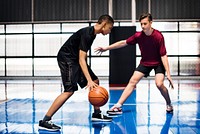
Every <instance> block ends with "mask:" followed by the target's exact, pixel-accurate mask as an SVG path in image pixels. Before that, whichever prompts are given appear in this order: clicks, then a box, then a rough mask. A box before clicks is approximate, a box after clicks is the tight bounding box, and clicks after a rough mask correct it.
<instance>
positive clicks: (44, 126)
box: [38, 120, 61, 131]
mask: <svg viewBox="0 0 200 134" xmlns="http://www.w3.org/2000/svg"><path fill="white" fill-rule="evenodd" d="M38 128H39V129H41V130H48V131H58V130H60V129H61V127H59V126H57V125H55V124H53V123H52V121H43V120H40V121H39V127H38Z"/></svg>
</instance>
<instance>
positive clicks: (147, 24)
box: [140, 17, 152, 32]
mask: <svg viewBox="0 0 200 134" xmlns="http://www.w3.org/2000/svg"><path fill="white" fill-rule="evenodd" d="M140 24H141V28H142V30H143V32H147V31H149V30H150V29H151V24H152V21H149V19H148V17H146V18H144V19H142V20H141V21H140Z"/></svg>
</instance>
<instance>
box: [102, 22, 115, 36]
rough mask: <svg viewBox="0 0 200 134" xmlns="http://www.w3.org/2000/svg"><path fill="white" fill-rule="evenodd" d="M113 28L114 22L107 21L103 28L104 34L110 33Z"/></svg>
mask: <svg viewBox="0 0 200 134" xmlns="http://www.w3.org/2000/svg"><path fill="white" fill-rule="evenodd" d="M112 28H113V24H112V23H106V25H105V26H104V27H103V29H102V34H103V35H107V34H109V33H110V32H111V30H112Z"/></svg>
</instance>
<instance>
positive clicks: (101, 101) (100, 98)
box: [88, 86, 109, 107]
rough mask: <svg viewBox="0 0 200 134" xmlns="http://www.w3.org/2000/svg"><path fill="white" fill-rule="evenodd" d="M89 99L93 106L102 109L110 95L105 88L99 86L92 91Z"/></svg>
mask: <svg viewBox="0 0 200 134" xmlns="http://www.w3.org/2000/svg"><path fill="white" fill-rule="evenodd" d="M88 99H89V102H90V103H91V104H92V105H94V106H98V107H100V106H103V105H105V104H106V103H107V101H108V99H109V95H108V92H107V90H106V89H105V88H103V87H101V86H98V87H96V88H93V89H91V90H90V92H89V94H88Z"/></svg>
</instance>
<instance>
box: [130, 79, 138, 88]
mask: <svg viewBox="0 0 200 134" xmlns="http://www.w3.org/2000/svg"><path fill="white" fill-rule="evenodd" d="M136 84H137V81H135V80H130V81H129V85H130V86H131V87H132V88H133V89H135V88H136Z"/></svg>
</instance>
